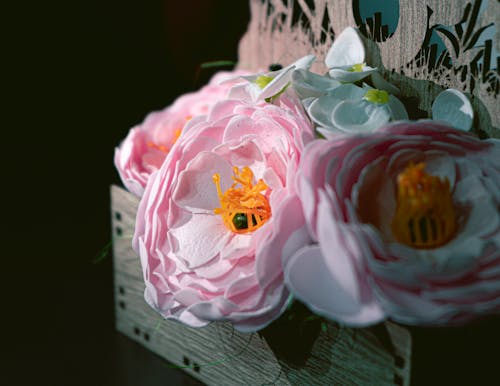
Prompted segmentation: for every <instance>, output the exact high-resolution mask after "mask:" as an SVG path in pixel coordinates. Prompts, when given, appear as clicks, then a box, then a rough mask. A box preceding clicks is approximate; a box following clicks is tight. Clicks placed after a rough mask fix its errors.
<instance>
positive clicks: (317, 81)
mask: <svg viewBox="0 0 500 386" xmlns="http://www.w3.org/2000/svg"><path fill="white" fill-rule="evenodd" d="M292 85H293V88H294V89H295V91H296V92H297V94H298V95H299V97H300V98H301V99H302V98H309V97H319V96H321V95H324V94H325V93H326V92H328V91H329V90H333V89H334V88H336V87H338V86H340V82H338V81H336V80H335V79H332V78H330V77H328V76H322V75H318V74H315V73H313V72H310V71H307V70H302V69H301V70H295V71H294V72H293V74H292Z"/></svg>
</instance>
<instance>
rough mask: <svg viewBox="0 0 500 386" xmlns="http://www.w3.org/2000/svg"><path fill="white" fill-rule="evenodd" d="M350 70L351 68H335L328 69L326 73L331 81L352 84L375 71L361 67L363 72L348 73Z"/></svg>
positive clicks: (374, 69)
mask: <svg viewBox="0 0 500 386" xmlns="http://www.w3.org/2000/svg"><path fill="white" fill-rule="evenodd" d="M350 68H351V66H343V67H338V68H337V67H336V68H332V69H330V71H329V72H328V73H329V74H330V76H331V77H332V78H333V79H335V80H338V81H339V82H342V83H354V82H357V81H358V80H361V79H364V78H366V77H367V76H368V75H370V74H373V73H374V72H376V71H377V69H376V68H372V67H368V66H365V67H363V71H349V69H350Z"/></svg>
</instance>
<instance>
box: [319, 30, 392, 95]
mask: <svg viewBox="0 0 500 386" xmlns="http://www.w3.org/2000/svg"><path fill="white" fill-rule="evenodd" d="M325 64H326V66H327V67H328V70H329V71H328V73H329V75H330V77H332V78H333V79H336V80H338V81H340V82H343V83H354V82H357V81H359V80H361V79H364V78H366V77H368V76H371V80H372V83H373V85H374V86H375V87H376V88H377V89H379V90H385V91H387V92H389V93H391V94H395V95H399V89H398V88H397V87H396V86H394V85H392V84H390V83H389V82H387V81H386V80H385V79H384V78H383V77H382V75H380V73H379V72H378V71H377V68H374V67H370V66H367V65H366V63H365V47H364V46H363V42H362V41H361V38H360V37H359V34H358V32H357V31H356V29H354V28H352V27H347V28H346V29H344V30H343V31H342V33H341V34H340V35H339V36H338V37H337V39H335V40H334V42H333V44H332V47H331V48H330V50H329V51H328V54H327V55H326V58H325Z"/></svg>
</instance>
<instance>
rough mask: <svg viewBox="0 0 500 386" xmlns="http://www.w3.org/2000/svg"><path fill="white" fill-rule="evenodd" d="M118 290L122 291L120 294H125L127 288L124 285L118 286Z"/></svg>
mask: <svg viewBox="0 0 500 386" xmlns="http://www.w3.org/2000/svg"><path fill="white" fill-rule="evenodd" d="M118 292H119V293H120V295H125V288H123V287H122V286H120V287H118Z"/></svg>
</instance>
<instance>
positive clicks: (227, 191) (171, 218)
mask: <svg viewBox="0 0 500 386" xmlns="http://www.w3.org/2000/svg"><path fill="white" fill-rule="evenodd" d="M312 139H313V129H312V126H311V123H310V122H309V120H308V119H307V116H306V115H305V114H304V112H303V110H302V107H301V105H300V102H298V101H295V100H292V99H288V98H287V97H286V96H282V97H281V98H280V106H276V105H271V104H266V103H263V104H259V105H252V104H247V103H245V102H243V101H238V100H225V101H221V102H219V103H217V104H216V105H215V106H213V108H212V109H211V111H210V112H209V114H208V115H207V116H200V117H197V118H193V119H192V120H191V121H190V122H189V123H188V124H187V125H186V127H185V129H184V134H183V135H182V136H181V137H180V138H179V140H178V141H177V142H176V144H175V145H174V146H173V147H172V149H171V151H170V153H169V154H168V156H167V158H166V160H165V162H164V163H163V165H162V167H161V168H160V169H159V171H157V172H156V173H155V174H153V175H152V176H151V180H150V182H149V183H148V185H147V187H146V190H145V193H144V196H143V197H142V200H141V203H140V206H139V210H138V214H137V221H136V231H135V236H134V240H133V246H134V249H135V250H136V251H137V252H138V253H139V254H140V257H141V263H142V267H143V273H144V280H145V282H146V290H145V299H146V301H147V302H148V303H149V304H150V305H151V306H152V307H153V308H155V309H156V310H157V311H158V312H160V313H161V314H162V315H163V316H164V317H165V318H169V319H176V320H179V321H181V322H183V323H186V324H188V325H190V326H203V325H205V324H207V323H208V322H210V321H215V320H222V321H230V322H232V323H233V324H234V326H235V328H237V329H238V330H241V331H255V330H258V329H260V328H262V327H264V326H265V325H267V324H268V323H270V322H271V321H272V320H274V319H275V318H277V317H278V316H279V315H280V314H281V312H282V311H283V309H284V307H285V305H286V301H287V299H288V297H289V293H288V291H287V290H286V288H285V286H284V284H283V273H282V270H281V261H280V258H279V256H272V258H269V259H264V258H263V257H267V256H268V255H269V254H268V253H263V252H262V251H264V252H265V251H267V250H268V249H269V248H270V247H271V245H270V239H271V238H272V236H273V234H274V233H276V232H279V231H280V228H281V227H282V226H283V224H281V223H277V222H276V221H275V219H274V215H273V213H274V212H275V211H278V210H279V207H280V205H281V204H282V202H283V201H284V200H286V198H287V197H288V196H289V195H290V194H292V193H293V192H294V189H293V184H291V181H293V177H294V174H295V171H296V169H297V165H298V162H299V159H300V156H301V153H302V149H303V147H304V144H305V143H306V142H309V141H310V140H312Z"/></svg>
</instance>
